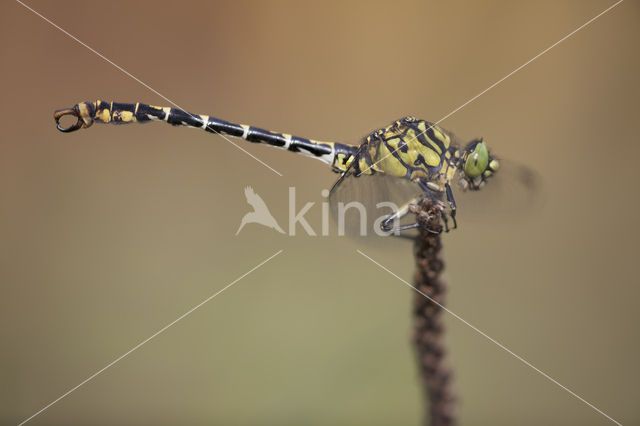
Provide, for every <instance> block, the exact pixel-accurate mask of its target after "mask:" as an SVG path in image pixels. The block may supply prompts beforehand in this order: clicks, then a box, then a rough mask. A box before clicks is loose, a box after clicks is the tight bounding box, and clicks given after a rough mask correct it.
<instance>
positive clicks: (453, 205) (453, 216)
mask: <svg viewBox="0 0 640 426" xmlns="http://www.w3.org/2000/svg"><path fill="white" fill-rule="evenodd" d="M445 190H446V191H447V201H449V208H450V209H451V220H453V229H456V228H457V227H458V222H457V221H456V211H457V208H456V200H455V198H453V191H451V186H450V185H449V184H448V183H447V184H446V185H445Z"/></svg>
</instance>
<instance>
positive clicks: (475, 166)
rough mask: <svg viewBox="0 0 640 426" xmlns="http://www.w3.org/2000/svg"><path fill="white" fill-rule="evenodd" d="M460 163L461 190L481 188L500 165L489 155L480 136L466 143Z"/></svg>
mask: <svg viewBox="0 0 640 426" xmlns="http://www.w3.org/2000/svg"><path fill="white" fill-rule="evenodd" d="M460 164H462V171H463V173H462V176H461V177H460V186H461V187H462V189H463V190H466V189H471V190H478V189H480V188H482V187H483V186H484V185H485V184H486V182H487V179H488V178H489V177H491V176H492V175H493V174H494V173H496V172H497V171H498V168H499V167H500V163H499V162H498V160H497V159H495V158H493V157H492V156H491V154H490V153H489V150H488V149H487V145H486V144H485V143H484V142H483V141H482V138H480V139H474V140H472V141H471V142H469V143H468V144H467V146H466V147H465V148H464V152H463V154H462V158H461V160H460Z"/></svg>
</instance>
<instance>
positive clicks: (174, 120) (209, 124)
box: [54, 100, 356, 171]
mask: <svg viewBox="0 0 640 426" xmlns="http://www.w3.org/2000/svg"><path fill="white" fill-rule="evenodd" d="M68 114H71V115H75V116H76V117H78V123H76V124H75V125H73V126H70V127H68V128H63V127H61V126H60V124H58V129H59V130H61V131H65V132H70V131H74V130H77V129H80V128H84V127H89V126H91V124H93V122H98V123H111V124H128V123H145V122H149V121H165V122H167V123H169V124H171V125H174V126H186V127H192V128H198V129H202V130H205V131H207V132H210V133H220V134H224V135H229V136H233V137H237V138H242V139H244V140H246V141H248V142H254V143H264V144H267V145H270V146H274V147H276V148H281V149H285V150H288V151H291V152H296V153H299V154H302V155H306V156H308V157H313V158H317V159H319V160H321V161H323V162H324V163H326V164H329V165H331V166H333V167H334V169H335V170H336V171H340V170H341V169H342V168H343V166H341V164H343V163H345V162H346V160H347V159H348V157H350V156H352V155H353V154H354V153H355V150H356V147H354V146H352V145H347V144H341V143H338V142H322V141H315V140H313V139H307V138H302V137H299V136H293V135H290V134H288V133H277V132H271V131H269V130H265V129H261V128H259V127H254V126H248V125H246V124H236V123H231V122H229V121H225V120H221V119H219V118H215V117H210V116H208V115H200V114H192V113H189V112H187V111H183V110H181V109H178V108H169V107H159V106H153V105H147V104H143V103H140V102H138V103H135V104H127V103H119V102H105V101H100V100H98V101H96V102H81V103H79V104H77V105H75V106H74V107H73V108H70V109H64V110H59V111H56V113H55V115H54V117H55V119H56V121H58V120H59V119H60V117H62V116H63V115H68Z"/></svg>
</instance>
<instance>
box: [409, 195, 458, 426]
mask: <svg viewBox="0 0 640 426" xmlns="http://www.w3.org/2000/svg"><path fill="white" fill-rule="evenodd" d="M413 212H414V213H415V214H416V217H417V219H418V222H419V223H420V224H421V225H423V228H424V227H428V228H429V229H432V230H437V229H442V227H441V223H440V213H439V211H438V210H437V209H436V208H435V207H434V206H433V204H432V203H431V202H430V201H428V200H424V201H423V202H421V204H420V205H418V206H415V208H414V209H413ZM415 257H416V266H417V270H416V274H415V277H414V280H415V284H416V288H417V289H418V290H419V291H420V292H421V293H423V294H425V295H427V296H429V297H430V298H432V299H433V300H435V301H436V302H438V303H440V304H441V305H444V294H445V290H446V285H445V282H444V280H443V279H442V277H441V273H442V271H443V269H444V262H443V260H442V243H441V241H440V235H437V234H433V233H430V232H428V231H427V230H426V229H421V230H420V235H419V236H418V237H417V239H416V242H415ZM413 314H414V321H415V330H414V336H413V342H414V344H415V346H416V351H417V355H418V364H419V368H420V371H421V373H422V379H423V384H424V387H425V407H426V415H425V424H427V425H430V426H441V425H454V424H456V420H455V396H454V393H453V389H452V371H451V368H450V367H449V365H448V364H447V360H446V349H445V342H444V324H443V318H442V314H443V312H442V308H441V307H439V306H438V305H436V304H435V303H433V302H432V301H431V300H429V299H428V298H426V297H425V296H423V295H422V294H420V293H418V292H416V293H415V300H414V307H413Z"/></svg>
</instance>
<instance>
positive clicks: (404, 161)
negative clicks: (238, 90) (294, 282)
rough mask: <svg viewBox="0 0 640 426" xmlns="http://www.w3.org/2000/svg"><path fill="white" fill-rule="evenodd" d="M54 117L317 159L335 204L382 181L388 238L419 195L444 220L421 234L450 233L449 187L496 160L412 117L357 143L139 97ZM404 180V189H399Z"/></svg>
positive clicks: (488, 172)
mask: <svg viewBox="0 0 640 426" xmlns="http://www.w3.org/2000/svg"><path fill="white" fill-rule="evenodd" d="M65 116H72V117H74V118H76V119H77V120H76V121H75V122H74V123H72V124H71V125H69V126H66V127H65V126H63V125H62V124H61V122H60V120H61V119H62V118H63V117H65ZM54 119H55V121H56V125H57V128H58V130H60V131H61V132H65V133H67V132H73V131H76V130H79V129H83V128H88V127H90V126H91V125H92V124H93V123H111V124H127V123H146V122H150V121H164V122H166V123H169V124H171V125H174V126H186V127H191V128H198V129H202V130H204V131H206V132H210V133H218V134H221V135H228V136H232V137H237V138H242V139H244V140H246V141H248V142H253V143H263V144H267V145H270V146H273V147H276V148H280V149H284V150H287V151H291V152H294V153H297V154H300V155H303V156H307V157H311V158H316V159H318V160H320V161H322V162H324V163H325V164H327V165H329V166H330V167H331V170H332V171H334V172H336V173H339V174H340V177H339V179H338V180H337V182H336V183H335V184H334V185H333V187H332V189H331V191H330V196H329V197H330V199H331V201H332V203H334V204H335V200H337V199H340V198H341V196H342V195H344V194H348V193H349V192H350V191H349V190H347V188H348V187H349V185H350V184H349V182H354V181H358V180H361V179H372V181H375V182H384V183H385V185H384V186H386V188H384V190H385V191H387V192H391V193H395V195H396V196H397V195H398V194H403V197H405V198H406V199H404V200H402V203H401V204H400V205H399V206H398V207H397V208H394V209H393V210H392V212H391V213H389V214H387V215H383V216H382V217H381V220H380V221H379V222H378V223H377V225H378V226H379V228H380V229H381V230H382V231H384V232H386V233H389V234H391V233H393V234H395V235H398V234H399V232H402V231H407V230H411V229H415V228H419V227H421V225H420V224H419V223H418V222H417V221H415V222H413V223H404V224H403V223H402V222H401V220H402V219H404V218H405V217H406V216H407V215H408V214H409V212H410V211H411V206H412V205H416V204H418V203H419V202H421V201H422V200H424V199H425V197H426V198H427V199H428V200H429V201H431V202H432V203H433V205H434V206H436V208H437V210H438V211H439V212H440V219H441V222H442V225H443V226H441V227H439V228H438V229H427V231H429V232H432V233H436V234H438V233H440V232H442V230H444V231H445V232H449V230H450V229H455V228H457V226H458V223H457V220H456V212H457V205H456V201H455V198H454V194H453V189H452V185H455V186H457V188H459V189H460V190H462V191H463V192H464V191H477V190H479V189H481V188H483V187H484V186H485V184H486V183H487V182H488V181H489V179H490V178H491V177H492V176H494V175H495V174H496V173H497V172H498V170H499V168H500V161H499V160H498V159H497V158H495V157H494V156H493V155H492V154H491V152H490V151H489V149H488V147H487V145H486V143H485V142H484V141H483V139H482V138H476V139H473V140H471V141H470V142H468V143H466V144H460V143H459V142H458V141H457V139H456V138H455V136H454V135H453V134H452V133H451V132H449V131H447V130H445V129H443V128H442V127H440V126H438V125H437V124H436V123H431V122H428V121H425V120H420V119H416V118H415V117H412V116H407V117H404V118H401V119H399V120H396V121H394V122H393V123H391V124H390V125H388V126H386V127H384V128H380V129H377V130H375V131H374V132H372V133H370V134H369V135H368V136H366V137H365V138H364V140H363V141H362V143H360V144H347V143H340V142H335V141H317V140H314V139H307V138H303V137H298V136H293V135H291V134H288V133H278V132H272V131H269V130H265V129H262V128H259V127H254V126H249V125H245V124H236V123H232V122H229V121H225V120H221V119H219V118H215V117H211V116H208V115H199V114H192V113H189V112H186V111H183V110H181V109H178V108H170V107H160V106H153V105H147V104H143V103H139V102H138V103H118V102H106V101H101V100H97V101H95V102H81V103H78V104H76V105H75V106H73V107H72V108H65V109H60V110H57V111H55V113H54ZM380 178H383V179H380ZM403 184H404V185H405V187H407V185H408V187H410V188H411V189H410V190H409V191H405V190H401V189H400V188H402V185H403ZM382 190H383V188H382V187H381V186H379V187H378V189H375V188H374V189H371V190H367V191H368V192H375V191H382ZM407 194H408V195H407ZM396 198H397V197H396ZM450 222H451V226H450Z"/></svg>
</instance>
